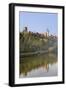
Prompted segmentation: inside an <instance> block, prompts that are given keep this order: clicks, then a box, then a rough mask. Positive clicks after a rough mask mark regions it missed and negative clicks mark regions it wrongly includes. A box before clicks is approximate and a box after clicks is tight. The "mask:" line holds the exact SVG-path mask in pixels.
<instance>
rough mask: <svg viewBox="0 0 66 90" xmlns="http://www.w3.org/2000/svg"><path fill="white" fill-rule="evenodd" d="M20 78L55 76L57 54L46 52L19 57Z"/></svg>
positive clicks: (56, 72) (56, 71)
mask: <svg viewBox="0 0 66 90" xmlns="http://www.w3.org/2000/svg"><path fill="white" fill-rule="evenodd" d="M19 66H20V69H19V70H20V75H19V76H20V78H28V77H29V78H31V77H49V76H57V74H58V60H57V55H56V54H52V53H48V54H42V55H36V56H29V57H24V58H22V57H21V58H20V65H19Z"/></svg>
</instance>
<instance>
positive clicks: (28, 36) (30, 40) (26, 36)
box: [19, 27, 58, 56]
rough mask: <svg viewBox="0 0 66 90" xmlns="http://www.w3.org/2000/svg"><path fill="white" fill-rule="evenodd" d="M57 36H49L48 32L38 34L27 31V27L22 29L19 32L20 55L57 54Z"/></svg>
mask: <svg viewBox="0 0 66 90" xmlns="http://www.w3.org/2000/svg"><path fill="white" fill-rule="evenodd" d="M57 39H58V38H57V36H56V35H50V32H49V30H47V32H43V33H39V32H36V33H35V32H32V31H29V30H28V27H24V29H23V31H22V32H20V38H19V40H20V43H19V45H20V55H21V56H29V55H35V54H44V53H47V52H53V53H57V46H58V45H57V42H58V40H57Z"/></svg>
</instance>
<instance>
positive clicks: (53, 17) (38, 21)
mask: <svg viewBox="0 0 66 90" xmlns="http://www.w3.org/2000/svg"><path fill="white" fill-rule="evenodd" d="M25 26H27V27H28V31H32V32H39V33H44V32H46V31H47V29H48V30H49V33H50V34H53V35H57V33H58V15H57V13H45V12H41V13H40V12H22V11H21V12H20V13H19V28H20V32H22V31H23V28H24V27H25Z"/></svg>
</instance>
